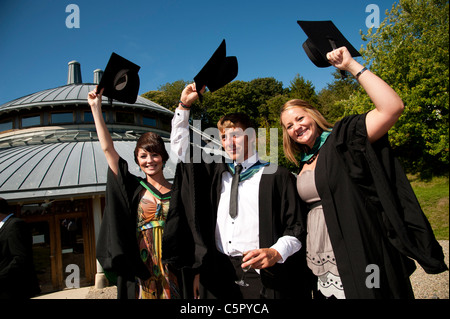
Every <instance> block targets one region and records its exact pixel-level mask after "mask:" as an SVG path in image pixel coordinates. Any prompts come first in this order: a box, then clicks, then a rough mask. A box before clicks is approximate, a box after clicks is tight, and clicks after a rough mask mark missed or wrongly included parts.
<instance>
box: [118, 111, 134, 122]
mask: <svg viewBox="0 0 450 319" xmlns="http://www.w3.org/2000/svg"><path fill="white" fill-rule="evenodd" d="M116 123H126V124H134V114H133V113H126V112H116Z"/></svg>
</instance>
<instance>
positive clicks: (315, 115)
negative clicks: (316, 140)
mask: <svg viewBox="0 0 450 319" xmlns="http://www.w3.org/2000/svg"><path fill="white" fill-rule="evenodd" d="M295 107H299V108H301V109H303V110H304V111H305V112H307V113H308V114H309V115H310V116H311V118H312V119H313V120H314V122H316V124H317V126H318V127H319V131H320V132H319V133H322V132H323V131H330V130H331V128H332V127H333V125H332V124H330V123H329V122H328V121H327V120H326V119H325V118H324V117H323V115H322V114H321V113H320V112H319V111H318V110H317V109H316V108H314V107H313V106H312V105H311V104H309V103H308V102H306V101H303V100H300V99H293V100H289V101H287V102H286V103H284V105H283V107H282V108H281V111H280V125H281V127H282V128H283V150H284V154H285V156H286V157H287V159H288V160H289V161H291V162H292V163H294V164H295V165H297V166H298V161H297V158H296V157H297V155H298V154H299V153H302V152H307V151H308V150H309V147H308V146H307V145H302V144H298V143H296V142H295V141H294V140H293V139H292V138H291V137H290V136H289V134H288V132H287V129H286V127H284V125H283V122H282V121H281V115H282V114H283V112H284V111H287V110H289V109H292V108H295Z"/></svg>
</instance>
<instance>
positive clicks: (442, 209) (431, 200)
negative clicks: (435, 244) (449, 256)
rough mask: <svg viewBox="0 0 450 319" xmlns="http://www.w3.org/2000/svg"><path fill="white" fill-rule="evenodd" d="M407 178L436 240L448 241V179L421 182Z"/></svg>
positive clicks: (414, 178) (411, 177)
mask: <svg viewBox="0 0 450 319" xmlns="http://www.w3.org/2000/svg"><path fill="white" fill-rule="evenodd" d="M408 178H409V180H410V182H411V186H412V188H413V189H414V192H415V193H416V196H417V198H418V200H419V202H420V205H421V206H422V210H423V212H424V213H425V215H426V216H427V218H428V220H429V221H430V224H431V227H432V228H433V231H434V234H435V236H436V239H438V240H442V239H446V240H448V237H449V234H448V232H449V230H448V221H449V217H448V209H449V206H448V199H449V184H448V181H449V178H448V177H433V179H432V180H431V181H422V180H420V179H418V178H417V177H416V176H411V175H408Z"/></svg>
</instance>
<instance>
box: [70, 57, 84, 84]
mask: <svg viewBox="0 0 450 319" xmlns="http://www.w3.org/2000/svg"><path fill="white" fill-rule="evenodd" d="M81 83H83V81H82V80H81V67H80V63H78V62H77V61H70V62H69V73H68V76H67V84H81Z"/></svg>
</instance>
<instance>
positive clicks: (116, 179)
mask: <svg viewBox="0 0 450 319" xmlns="http://www.w3.org/2000/svg"><path fill="white" fill-rule="evenodd" d="M102 93H103V90H102V91H101V92H100V93H99V94H97V90H94V91H91V92H89V95H88V102H89V105H90V106H91V110H92V114H93V116H94V121H95V127H96V130H97V134H98V138H99V141H100V144H101V147H102V149H103V152H104V153H105V156H106V160H107V162H108V165H109V170H108V177H107V186H106V207H105V214H104V219H103V222H102V225H101V229H100V235H99V240H98V244H97V259H98V260H99V262H100V263H101V265H102V266H103V268H104V270H105V274H107V276H108V273H109V278H108V279H112V280H113V281H116V282H117V290H118V298H120V299H122V298H124V299H127V298H128V299H134V298H137V299H175V298H179V297H180V291H179V285H178V278H177V274H176V272H175V271H171V270H170V269H169V266H168V265H163V264H162V263H161V254H162V253H161V238H162V234H163V230H164V225H165V219H166V216H167V212H168V209H169V201H170V197H171V190H170V189H171V184H170V183H169V182H168V181H167V180H166V179H165V177H164V174H163V168H164V164H165V162H166V161H167V160H168V159H169V155H168V153H167V151H166V149H165V145H164V142H163V140H162V138H161V137H160V136H159V135H157V134H155V133H153V132H147V133H144V134H142V135H141V137H140V138H139V139H138V141H137V143H136V148H135V150H134V159H135V162H136V164H138V165H139V167H140V169H141V171H142V172H143V173H144V174H145V178H144V179H142V178H140V177H137V176H135V175H133V174H131V173H130V172H129V171H128V164H127V162H126V161H125V160H124V159H122V158H121V157H120V156H119V154H118V153H117V151H116V150H115V148H114V144H113V141H112V138H111V135H110V133H109V131H108V128H107V127H106V124H105V122H104V119H103V115H102V109H101V103H102ZM114 277H116V278H114Z"/></svg>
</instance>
